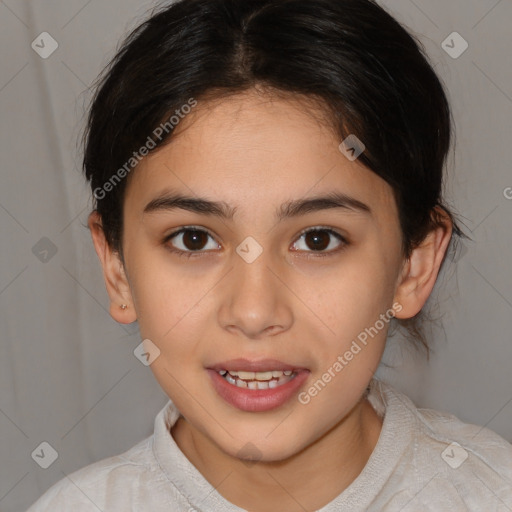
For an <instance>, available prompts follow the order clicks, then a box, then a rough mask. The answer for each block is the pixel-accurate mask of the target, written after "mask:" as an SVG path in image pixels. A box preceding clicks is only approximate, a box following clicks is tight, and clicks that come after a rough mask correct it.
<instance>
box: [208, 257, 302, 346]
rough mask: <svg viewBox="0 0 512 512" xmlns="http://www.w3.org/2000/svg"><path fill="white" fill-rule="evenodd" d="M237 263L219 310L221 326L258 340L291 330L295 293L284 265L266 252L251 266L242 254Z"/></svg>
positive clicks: (236, 260) (237, 258)
mask: <svg viewBox="0 0 512 512" xmlns="http://www.w3.org/2000/svg"><path fill="white" fill-rule="evenodd" d="M233 260H234V261H233V264H234V268H233V269H232V271H231V272H230V273H229V278H228V282H227V284H225V285H224V288H223V290H222V299H221V305H220V308H219V311H218V317H219V322H220V324H221V327H222V328H223V329H225V330H228V331H230V332H232V333H235V334H239V335H241V336H245V337H246V338H249V339H254V340H256V339H262V338H265V337H266V336H274V335H276V334H279V333H280V332H285V331H287V330H288V329H290V327H291V326H292V324H293V310H292V300H293V294H292V293H291V292H290V290H289V288H288V287H287V286H286V275H284V272H283V268H282V265H279V263H278V262H277V261H275V259H274V260H272V258H271V257H270V253H269V251H265V250H263V252H262V253H261V255H260V256H259V257H258V258H256V260H254V261H252V262H250V263H249V262H247V261H245V260H244V259H243V258H242V257H239V256H238V254H234V257H233Z"/></svg>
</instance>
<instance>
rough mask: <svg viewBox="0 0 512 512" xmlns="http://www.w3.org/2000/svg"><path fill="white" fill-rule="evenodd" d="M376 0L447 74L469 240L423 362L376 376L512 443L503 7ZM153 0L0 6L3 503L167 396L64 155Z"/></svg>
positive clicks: (144, 432) (96, 450)
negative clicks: (138, 352)
mask: <svg viewBox="0 0 512 512" xmlns="http://www.w3.org/2000/svg"><path fill="white" fill-rule="evenodd" d="M382 4H383V5H384V6H385V7H387V8H388V9H389V10H390V11H391V12H392V14H394V15H395V16H396V17H397V18H398V19H399V20H400V21H402V22H403V23H404V24H405V25H406V26H407V27H409V28H410V29H411V30H412V31H413V32H415V33H418V34H421V35H420V40H421V41H422V42H423V43H424V45H425V47H426V49H427V52H428V54H429V56H430V58H431V60H432V62H433V64H434V66H435V69H436V70H437V72H438V73H439V74H440V75H441V77H442V78H443V80H444V81H445V83H446V85H447V87H448V90H449V96H450V99H451V102H452V107H453V111H454V117H455V122H456V125H457V144H456V147H455V151H453V152H452V153H451V156H450V159H449V166H448V167H449V172H448V175H447V179H446V194H447V199H448V201H449V203H450V204H451V205H453V206H454V207H455V209H456V211H457V212H459V213H460V214H461V216H462V219H463V220H464V222H465V224H466V226H467V229H466V231H467V232H468V234H470V235H471V236H472V237H473V238H474V243H473V242H465V243H464V246H463V247H462V250H461V252H460V253H459V254H455V255H454V256H453V260H454V262H455V264H453V263H452V264H449V265H447V267H446V269H445V270H444V271H443V272H442V275H441V276H440V279H439V281H438V283H437V284H436V288H435V293H434V295H432V297H431V299H429V304H433V305H434V306H435V305H436V304H437V310H435V311H437V313H438V315H439V316H441V317H442V323H439V325H437V326H435V325H434V326H433V329H432V332H431V333H430V336H431V337H432V344H433V347H434V350H435V352H434V355H433V358H432V360H431V362H430V363H429V364H427V362H426V361H425V359H424V358H423V357H421V356H420V355H415V353H414V352H413V351H411V350H410V349H409V348H408V347H407V344H406V343H405V342H404V340H403V339H402V338H400V337H399V336H397V337H393V338H392V339H391V340H390V342H389V345H388V347H387V349H386V353H385V361H387V362H388V363H391V364H393V365H394V369H386V368H382V369H381V370H379V375H380V376H381V377H382V378H386V379H388V380H389V381H391V382H392V383H393V384H394V385H395V386H396V387H398V388H399V389H401V390H403V391H405V392H406V393H407V394H408V395H409V396H410V397H411V398H412V399H413V400H414V401H415V402H416V403H417V404H418V405H419V406H423V407H432V408H435V409H438V410H444V411H449V412H451V413H453V414H455V415H456V416H458V417H459V418H461V419H462V420H463V421H466V422H470V423H476V424H479V425H487V426H488V427H489V428H491V429H492V430H494V431H496V432H498V433H499V434H500V435H502V436H503V437H505V438H506V439H507V440H509V441H512V377H511V372H510V366H511V361H512V343H511V320H510V319H511V317H512V274H511V272H510V267H509V265H510V261H511V260H512V258H511V256H512V243H511V242H512V236H511V229H510V226H511V222H510V217H511V214H512V200H510V199H507V198H506V197H505V194H504V191H505V190H506V189H507V187H512V173H511V170H510V158H509V151H510V147H511V141H510V135H511V119H512V66H511V51H510V50H511V48H512V36H511V32H510V25H511V22H512V4H511V2H510V1H506V0H502V1H497V0H479V1H474V0H473V1H467V0H450V1H447V0H428V1H427V0H415V1H414V2H413V1H411V0H385V1H383V2H382ZM151 5H154V2H140V1H135V0H122V1H121V0H109V1H99V0H89V1H87V0H31V1H30V2H27V1H26V0H25V1H23V0H5V1H0V62H1V66H0V112H1V115H0V144H1V151H0V158H1V189H0V229H1V266H0V318H1V326H2V330H1V345H0V461H1V464H0V510H2V511H3V512H11V511H20V510H25V509H26V508H27V507H28V506H29V505H30V504H31V503H32V502H33V501H35V500H36V498H38V497H39V496H40V495H41V494H42V493H43V492H44V491H45V490H46V489H48V488H49V487H50V485H52V484H53V483H55V482H56V481H57V480H59V479H61V478H63V477H64V476H65V475H68V474H69V473H71V472H72V471H74V470H76V469H78V468H81V467H83V466H85V465H88V464H90V463H92V462H94V461H96V460H99V459H102V458H104V457H107V456H110V455H113V454H118V453H121V452H123V451H125V450H127V449H128V448H130V447H131V446H133V445H134V444H135V443H136V442H138V441H140V440H141V439H142V438H144V437H146V436H148V435H150V434H151V432H152V428H153V420H154V416H155V414H156V413H157V412H158V411H159V410H160V409H161V408H162V407H163V406H164V405H165V403H166V401H167V396H166V395H165V394H164V392H163V391H162V390H161V389H160V387H159V386H158V384H157V383H156V381H155V380H154V379H153V376H152V373H151V371H150V369H149V368H147V367H145V366H143V365H142V364H141V363H140V362H139V361H138V360H137V359H136V358H135V357H134V355H133V350H134V349H135V347H136V346H137V345H138V344H139V343H140V341H141V340H140V339H139V336H138V332H137V327H136V325H131V326H124V325H118V324H117V323H116V322H115V321H114V320H112V319H111V317H110V316H109V314H108V298H107V293H106V291H105V287H104V283H103V278H102V274H101V270H100V265H99V261H98V260H97V257H96V254H95V252H94V248H93V245H92V242H91V240H90V235H89V232H88V230H87V229H86V228H85V227H84V226H85V223H86V219H87V214H88V212H89V210H90V209H91V206H92V201H91V199H90V195H89V192H88V190H87V188H86V186H85V183H84V180H83V179H82V177H81V174H80V171H79V169H80V154H79V152H78V150H77V137H78V135H79V134H80V129H81V128H82V122H83V115H84V105H85V104H86V103H87V101H88V99H89V98H90V91H89V90H88V89H89V86H90V85H91V84H92V82H93V80H94V79H95V77H96V76H97V74H98V72H99V71H100V70H101V68H102V67H103V65H104V64H106V63H107V61H108V59H109V58H110V57H112V56H113V54H114V51H115V47H116V44H117V42H118V40H119V38H120V37H121V36H122V35H123V34H125V33H126V31H127V30H128V29H130V28H133V27H134V26H135V25H136V23H137V21H138V20H140V17H141V16H142V15H143V14H144V13H145V12H146V10H147V8H148V7H150V6H151ZM43 31H47V32H49V33H50V34H51V35H52V37H53V38H55V40H56V41H57V42H58V44H59V47H58V49H57V50H56V51H55V53H53V54H52V55H51V56H50V57H49V58H47V59H42V58H41V57H40V56H39V55H38V54H37V53H36V52H35V51H34V50H33V49H32V48H31V43H32V41H33V40H34V39H35V38H36V37H37V36H38V35H39V34H40V33H41V32H43ZM453 31H457V32H459V33H460V34H461V35H462V36H463V37H464V39H465V40H467V42H468V43H469V48H468V50H467V51H466V52H465V53H463V54H462V55H461V56H460V57H458V58H457V59H453V58H452V57H450V56H449V55H448V54H447V53H446V52H445V50H444V49H443V48H442V42H443V41H444V40H445V39H446V38H447V36H448V35H449V34H451V33H452V32H453ZM397 58H399V56H397ZM511 196H512V193H511V194H510V195H509V197H511ZM43 237H46V238H47V239H49V240H50V241H51V244H53V246H54V247H55V249H56V251H57V252H56V253H55V254H54V255H52V252H49V253H48V254H47V255H45V254H44V253H43V252H42V251H43V250H44V249H45V248H46V249H48V248H51V247H52V245H51V244H50V243H49V242H48V241H47V240H43V241H42V242H40V240H41V239H42V238H43ZM38 243H39V245H36V244H38ZM34 247H36V249H33V248H34ZM55 249H54V250H55ZM34 253H35V254H34ZM45 258H46V261H45ZM41 259H42V260H43V261H41ZM43 441H46V442H48V443H50V445H51V446H53V448H54V449H55V450H56V451H57V452H58V458H57V460H56V461H55V462H54V463H53V464H52V465H51V466H50V467H49V468H48V469H42V468H41V467H39V465H38V464H36V462H35V461H34V460H33V458H32V457H31V454H32V452H33V451H34V450H35V449H36V448H37V447H38V446H39V445H40V443H41V442H43Z"/></svg>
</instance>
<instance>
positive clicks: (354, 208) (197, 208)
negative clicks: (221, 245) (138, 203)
mask: <svg viewBox="0 0 512 512" xmlns="http://www.w3.org/2000/svg"><path fill="white" fill-rule="evenodd" d="M333 208H339V209H342V210H345V211H350V212H356V213H363V214H365V215H369V216H371V215H372V210H371V208H370V207H369V206H368V205H367V204H365V203H363V202H361V201H359V200H358V199H355V198H353V197H350V196H348V195H346V194H343V193H341V192H331V193H330V194H327V195H325V196H317V197H309V198H305V199H296V200H293V201H288V202H286V203H283V204H282V205H281V207H280V208H279V209H278V210H277V211H276V214H275V215H276V218H277V220H278V221H282V220H284V219H287V218H291V217H298V216H300V215H306V214H308V213H312V212H317V211H322V210H329V209H333ZM175 209H181V210H187V211H190V212H194V213H197V214H200V215H212V216H216V217H219V218H222V219H225V220H232V219H233V217H234V215H235V213H236V211H237V207H232V206H229V205H228V204H227V203H225V202H223V201H211V200H209V199H205V198H201V197H191V196H184V195H180V194H172V193H163V194H162V195H160V196H158V197H156V198H155V199H152V200H151V201H150V202H149V203H148V204H147V205H146V206H145V207H144V210H143V213H144V214H146V213H153V212H164V211H172V210H175Z"/></svg>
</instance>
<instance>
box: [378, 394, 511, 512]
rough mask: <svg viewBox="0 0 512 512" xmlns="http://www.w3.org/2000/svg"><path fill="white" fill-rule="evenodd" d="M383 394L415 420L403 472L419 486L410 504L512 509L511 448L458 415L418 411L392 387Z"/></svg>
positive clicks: (494, 434)
mask: <svg viewBox="0 0 512 512" xmlns="http://www.w3.org/2000/svg"><path fill="white" fill-rule="evenodd" d="M383 392H384V395H385V396H386V401H394V403H395V404H396V402H397V401H398V402H399V404H400V405H399V408H400V409H401V411H402V414H403V416H400V415H396V418H399V419H400V418H403V417H405V416H407V417H408V418H409V421H410V423H409V425H410V428H411V436H410V440H409V446H408V449H407V450H406V451H405V453H404V458H403V460H402V462H401V464H400V465H399V466H398V468H397V471H398V473H399V474H401V475H402V478H403V481H404V482H405V481H407V482H408V483H409V484H411V483H414V485H412V487H411V499H412V502H411V503H410V504H409V505H412V504H413V503H414V506H417V507H420V508H421V507H424V508H421V510H434V509H435V508H431V506H432V504H437V505H439V506H446V505H447V504H450V505H454V506H458V507H461V509H462V510H486V511H494V510H507V508H500V507H504V506H505V507H507V506H508V507H509V508H512V444H511V443H509V442H508V441H507V440H505V439H504V438H503V437H501V436H500V435H498V434H497V433H495V432H493V431H492V430H490V429H488V428H486V427H483V426H479V425H473V424H470V423H465V422H463V421H461V420H460V419H459V418H458V417H456V416H455V415H453V414H449V413H446V412H441V411H437V410H433V409H424V408H417V407H416V406H415V405H414V404H413V402H412V401H411V400H410V399H409V398H408V397H407V396H406V395H404V394H402V393H400V392H398V391H397V390H394V389H392V388H391V387H390V386H387V385H384V389H383ZM412 488H414V491H413V492H412ZM436 500H437V501H436ZM429 507H430V508H429ZM464 507H465V508H464ZM405 510H409V509H407V508H406V509H405ZM411 510H412V509H411Z"/></svg>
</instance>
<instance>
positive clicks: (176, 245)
mask: <svg viewBox="0 0 512 512" xmlns="http://www.w3.org/2000/svg"><path fill="white" fill-rule="evenodd" d="M210 238H211V239H212V240H213V238H212V236H211V235H210V234H209V233H208V232H207V231H204V230H202V229H194V228H183V229H180V230H179V231H176V232H175V233H172V234H171V235H169V236H168V237H167V239H166V242H169V243H170V244H171V248H172V250H173V251H176V252H179V253H193V252H204V249H217V248H218V244H215V243H213V244H211V246H210V247H207V245H208V241H209V240H208V239H210ZM205 246H206V247H205Z"/></svg>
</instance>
